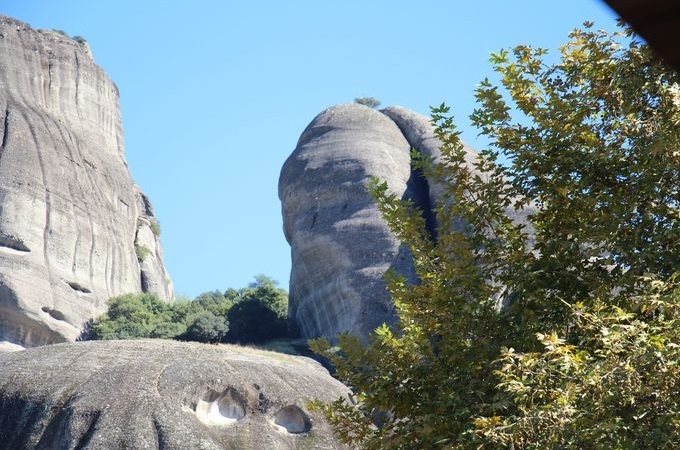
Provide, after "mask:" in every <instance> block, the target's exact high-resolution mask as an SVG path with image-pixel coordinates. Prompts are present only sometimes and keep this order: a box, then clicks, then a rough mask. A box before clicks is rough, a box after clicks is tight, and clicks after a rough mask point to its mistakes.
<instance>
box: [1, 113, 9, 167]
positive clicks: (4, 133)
mask: <svg viewBox="0 0 680 450" xmlns="http://www.w3.org/2000/svg"><path fill="white" fill-rule="evenodd" d="M8 136H9V107H7V108H5V117H4V119H3V127H2V142H0V157H2V150H4V148H5V145H7V137H8Z"/></svg>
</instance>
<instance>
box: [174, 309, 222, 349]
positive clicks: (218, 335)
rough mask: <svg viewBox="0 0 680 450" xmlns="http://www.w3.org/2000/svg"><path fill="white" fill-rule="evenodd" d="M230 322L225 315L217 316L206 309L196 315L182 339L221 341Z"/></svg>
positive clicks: (209, 341)
mask: <svg viewBox="0 0 680 450" xmlns="http://www.w3.org/2000/svg"><path fill="white" fill-rule="evenodd" d="M228 329H229V325H228V322H227V320H226V318H225V317H224V316H217V315H215V314H213V313H212V312H210V311H204V312H202V313H200V314H198V315H197V316H195V317H194V319H193V321H192V322H191V324H190V325H189V326H188V327H187V330H186V332H185V333H184V334H183V335H182V339H186V340H189V341H197V342H208V343H215V342H220V341H221V340H222V339H223V338H224V336H225V335H226V334H227V331H228Z"/></svg>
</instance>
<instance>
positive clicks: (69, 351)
mask: <svg viewBox="0 0 680 450" xmlns="http://www.w3.org/2000/svg"><path fill="white" fill-rule="evenodd" d="M347 394H348V389H347V388H346V387H345V386H344V385H343V384H342V383H340V382H339V381H337V380H335V379H334V378H332V377H331V376H330V375H329V374H328V372H327V371H326V370H325V369H324V368H323V367H322V366H321V365H320V364H318V363H317V362H315V361H313V360H311V359H309V358H303V357H296V356H289V355H285V354H282V353H274V352H268V351H263V350H256V349H252V348H246V347H238V346H227V345H208V344H198V343H187V342H176V341H161V340H155V341H154V340H148V341H89V342H77V343H63V344H55V345H50V346H44V347H38V348H32V349H27V350H24V351H20V352H15V353H5V354H0V442H2V446H3V448H6V449H28V448H31V449H76V448H87V449H102V450H104V449H106V450H109V449H119V448H148V449H165V450H173V449H178V450H179V449H182V450H184V449H244V450H245V449H256V450H259V449H297V448H305V449H341V448H344V447H343V446H342V445H340V444H339V443H338V442H337V441H336V440H335V438H334V437H333V435H332V432H331V430H330V427H329V425H328V424H327V423H326V422H325V420H324V419H323V418H322V416H320V415H318V414H317V413H316V412H310V411H309V410H308V409H307V407H306V404H307V403H308V402H309V401H311V400H313V399H319V400H322V401H332V400H335V399H337V398H339V397H341V396H346V395H347Z"/></svg>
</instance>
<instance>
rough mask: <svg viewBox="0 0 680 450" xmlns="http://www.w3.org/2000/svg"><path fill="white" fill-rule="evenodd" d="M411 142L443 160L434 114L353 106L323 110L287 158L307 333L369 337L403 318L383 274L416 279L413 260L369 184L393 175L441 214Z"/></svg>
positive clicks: (287, 192) (299, 315)
mask: <svg viewBox="0 0 680 450" xmlns="http://www.w3.org/2000/svg"><path fill="white" fill-rule="evenodd" d="M411 148H416V149H418V150H420V151H421V152H423V153H425V154H427V155H428V156H430V157H433V158H436V157H438V155H439V142H438V140H437V139H436V138H435V137H434V135H433V128H432V126H431V125H430V122H429V120H428V119H427V118H425V117H423V116H421V115H418V114H416V113H413V112H412V111H409V110H407V109H405V108H400V107H390V108H387V109H385V110H382V111H376V110H374V109H371V108H369V107H366V106H363V105H358V104H348V105H339V106H335V107H332V108H329V109H327V110H325V111H323V112H321V113H320V114H319V115H318V116H317V117H316V118H315V119H314V120H313V121H312V122H311V123H310V124H309V126H307V128H306V129H305V130H304V132H303V133H302V135H301V137H300V139H299V141H298V144H297V147H296V148H295V150H294V151H293V153H292V154H291V155H290V157H289V158H288V159H287V160H286V162H285V164H284V166H283V168H282V170H281V177H280V179H279V198H280V199H281V202H282V210H283V223H284V225H283V226H284V233H285V236H286V239H287V240H288V242H289V243H290V245H291V254H292V272H291V278H290V293H289V316H290V317H292V318H293V319H294V320H295V321H296V322H297V323H298V325H299V326H300V329H301V331H302V334H303V335H304V336H305V337H317V336H327V337H334V336H336V335H337V334H338V333H339V332H342V331H349V332H352V333H355V334H357V335H359V336H363V337H365V336H367V335H368V333H370V332H371V331H372V330H374V329H375V328H376V327H377V326H379V325H381V324H382V323H388V324H391V323H394V320H395V316H394V307H393V305H392V303H391V300H390V297H389V295H388V293H387V291H386V289H385V283H384V279H383V276H384V274H385V272H386V271H387V269H389V268H394V269H396V270H397V271H398V272H399V273H402V274H405V275H407V276H409V275H410V276H412V268H411V262H410V258H409V256H408V254H407V252H406V251H405V250H404V249H403V248H402V247H401V246H400V244H399V242H398V241H397V239H396V238H395V237H394V236H393V235H392V233H391V232H390V230H389V229H388V227H387V224H386V223H385V222H384V220H383V219H382V217H381V216H380V213H379V212H378V210H377V208H376V206H375V203H374V202H373V200H372V198H371V197H370V196H369V195H368V193H367V191H366V184H367V182H368V180H369V179H370V178H371V177H374V176H375V177H378V178H379V179H381V180H384V181H386V182H387V183H388V186H389V188H390V189H391V190H392V191H393V192H395V193H397V194H398V195H400V196H402V197H407V198H410V199H412V200H414V202H416V204H417V205H418V206H419V207H420V208H421V209H423V211H424V212H425V214H426V215H429V216H430V220H431V221H432V217H431V211H430V208H431V206H430V205H431V204H433V201H434V200H435V199H436V195H437V194H436V189H434V188H431V187H430V186H429V183H428V182H427V181H426V180H425V179H423V178H422V177H421V176H419V175H418V174H416V173H414V172H413V171H412V169H411V156H410V150H411ZM470 152H471V155H472V154H474V153H473V152H472V151H471V150H470Z"/></svg>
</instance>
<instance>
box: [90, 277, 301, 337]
mask: <svg viewBox="0 0 680 450" xmlns="http://www.w3.org/2000/svg"><path fill="white" fill-rule="evenodd" d="M109 305H110V306H109V311H108V312H107V313H106V314H104V315H102V316H100V317H98V318H97V319H95V320H94V321H92V323H91V325H90V329H89V333H88V336H86V337H87V338H89V339H139V338H163V339H180V340H189V341H198V342H210V343H215V342H237V343H251V342H263V341H266V340H270V339H275V338H281V337H286V336H288V327H287V321H286V314H287V308H288V294H287V292H286V291H285V290H284V289H281V288H279V287H277V285H276V282H275V281H274V280H272V279H270V278H268V277H266V276H263V275H259V276H257V277H255V282H254V283H251V284H250V285H248V286H247V287H245V288H241V289H238V290H237V289H227V291H225V292H224V293H222V292H220V291H211V292H204V293H203V294H200V295H198V296H197V297H196V298H195V299H194V300H193V301H188V300H185V301H179V302H176V303H167V302H164V301H162V300H160V299H159V298H158V297H156V296H155V295H153V294H145V293H142V294H125V295H122V296H119V297H115V298H112V299H110V300H109ZM253 305H254V306H255V307H253ZM230 322H233V325H232V324H230Z"/></svg>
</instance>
